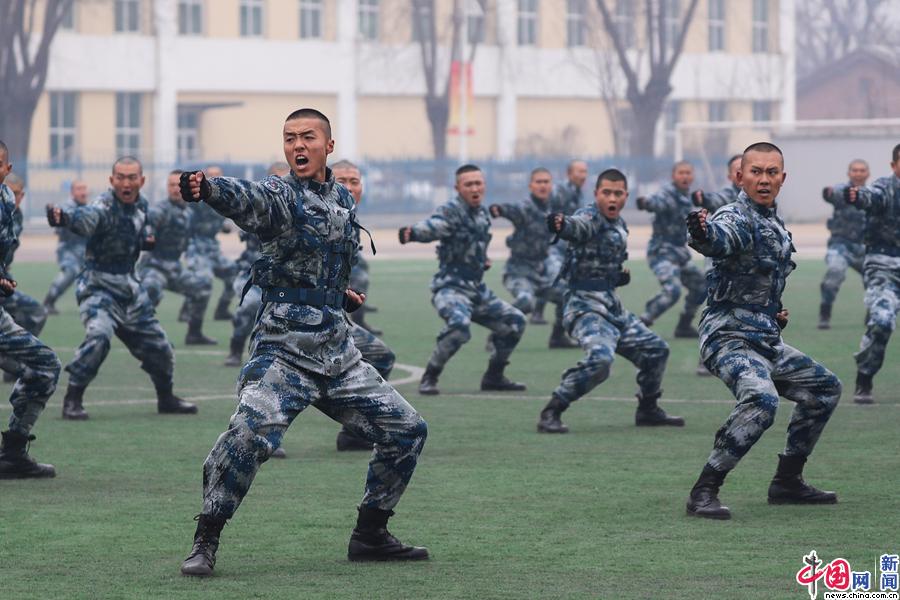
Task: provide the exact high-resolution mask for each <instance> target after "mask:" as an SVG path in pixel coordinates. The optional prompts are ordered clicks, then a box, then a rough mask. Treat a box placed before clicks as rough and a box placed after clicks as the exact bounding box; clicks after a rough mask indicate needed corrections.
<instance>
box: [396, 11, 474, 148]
mask: <svg viewBox="0 0 900 600" xmlns="http://www.w3.org/2000/svg"><path fill="white" fill-rule="evenodd" d="M411 2H412V16H413V31H414V32H415V37H416V43H418V45H419V54H420V56H421V59H422V74H423V75H424V77H425V113H426V115H427V116H428V123H429V124H430V126H431V144H432V148H433V150H434V157H435V158H436V159H443V158H445V157H446V156H447V124H448V123H449V120H450V96H449V92H450V66H449V64H445V63H446V61H444V62H443V63H442V61H441V56H440V48H441V41H442V39H446V38H449V39H450V61H451V62H452V61H454V60H461V59H462V53H463V48H464V47H465V44H464V43H463V42H464V40H463V39H462V31H463V30H464V22H465V19H467V18H468V15H467V13H466V10H465V3H466V0H454V1H453V12H452V14H451V18H450V23H449V24H448V25H449V27H448V32H447V34H449V35H446V34H445V36H446V37H442V36H441V35H439V34H440V33H443V32H439V31H438V26H437V18H436V15H437V12H436V10H437V6H436V5H437V2H436V0H411ZM477 2H478V4H479V6H480V7H481V10H482V13H483V14H486V13H487V11H486V7H487V0H477ZM469 41H472V40H471V39H470V40H469ZM474 41H475V43H470V44H468V45H469V47H470V48H469V53H468V56H467V57H466V61H467V62H469V63H471V62H472V61H474V60H475V50H476V49H477V47H478V44H477V37H476V38H475V40H474Z"/></svg>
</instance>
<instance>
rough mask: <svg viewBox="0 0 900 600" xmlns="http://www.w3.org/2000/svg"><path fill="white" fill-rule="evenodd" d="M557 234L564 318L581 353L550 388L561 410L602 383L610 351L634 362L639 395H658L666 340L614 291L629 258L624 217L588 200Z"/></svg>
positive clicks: (665, 353) (609, 359)
mask: <svg viewBox="0 0 900 600" xmlns="http://www.w3.org/2000/svg"><path fill="white" fill-rule="evenodd" d="M560 237H561V238H563V239H565V240H567V241H568V242H569V251H568V254H567V263H566V266H565V273H566V276H567V279H568V293H567V294H566V304H565V317H564V321H563V322H564V324H565V327H566V329H567V330H568V331H569V334H570V335H571V336H572V337H574V338H575V339H576V340H578V343H579V344H580V345H581V347H582V348H583V349H584V351H585V353H586V354H585V357H584V359H582V360H581V361H580V362H579V363H578V365H577V366H575V367H572V368H570V369H567V370H566V371H565V372H564V373H563V376H562V381H561V382H560V384H559V387H557V388H556V390H555V391H554V392H553V395H554V396H556V397H557V398H559V399H560V400H561V401H562V402H561V406H560V407H559V408H560V409H562V410H565V408H567V407H568V406H569V404H570V403H572V402H574V401H575V400H577V399H579V398H581V397H582V396H584V395H585V394H587V393H588V392H590V391H591V390H592V389H594V388H595V387H596V386H598V385H600V384H601V383H603V382H604V381H605V380H606V378H607V377H609V373H610V367H611V366H612V362H613V358H614V357H613V354H614V353H617V354H620V355H622V356H624V357H625V358H626V359H627V360H629V361H630V362H631V363H632V364H634V365H635V366H636V367H637V368H638V373H637V383H638V387H639V388H640V396H641V397H645V398H649V397H652V396H656V397H658V395H659V393H660V383H661V382H662V376H663V373H664V372H665V370H666V362H667V361H668V358H669V346H668V345H667V344H666V342H665V341H663V339H662V338H660V337H659V336H658V335H656V334H655V333H653V332H652V331H650V329H649V328H648V327H647V326H646V325H644V324H643V323H641V321H640V319H638V318H637V317H636V316H635V315H633V314H632V313H631V312H629V311H628V310H626V309H625V308H624V307H623V306H622V302H621V301H620V300H619V297H618V296H617V295H616V292H615V289H616V287H617V286H618V285H620V277H621V275H622V264H623V263H624V262H625V260H627V258H628V251H627V240H628V228H627V227H626V226H625V221H623V220H622V218H621V217H619V218H616V219H615V220H614V221H610V220H608V219H607V218H606V217H605V216H603V215H602V214H601V213H600V211H599V210H598V209H597V207H596V206H593V205H592V206H589V207H586V208H582V209H580V210H578V212H576V213H575V215H574V216H572V217H566V218H565V221H564V225H563V229H562V231H561V232H560Z"/></svg>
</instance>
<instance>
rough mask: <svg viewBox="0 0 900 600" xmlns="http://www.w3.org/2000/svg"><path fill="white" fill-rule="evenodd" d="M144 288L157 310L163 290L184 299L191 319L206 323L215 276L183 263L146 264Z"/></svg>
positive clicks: (142, 276) (148, 262)
mask: <svg viewBox="0 0 900 600" xmlns="http://www.w3.org/2000/svg"><path fill="white" fill-rule="evenodd" d="M139 271H140V279H141V287H142V288H144V289H145V290H146V291H147V296H149V297H150V302H151V303H152V304H153V307H154V308H156V307H157V306H159V303H160V302H161V301H162V298H163V290H169V291H172V292H175V293H176V294H181V295H182V296H184V304H185V312H186V313H187V316H188V319H189V320H192V321H193V320H200V321H202V320H203V315H204V314H206V307H207V305H208V304H209V298H210V296H212V277H210V276H209V274H208V273H205V272H203V271H192V270H190V269H186V268H185V267H184V266H183V265H182V264H181V263H180V262H179V261H175V260H173V261H165V262H163V261H155V260H154V261H146V262H145V263H143V264H142V265H140V269H139Z"/></svg>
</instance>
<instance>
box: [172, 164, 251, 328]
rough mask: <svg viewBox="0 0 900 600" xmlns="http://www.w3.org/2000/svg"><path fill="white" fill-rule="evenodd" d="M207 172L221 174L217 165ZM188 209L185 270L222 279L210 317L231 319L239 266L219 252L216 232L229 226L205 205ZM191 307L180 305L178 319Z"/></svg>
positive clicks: (185, 319) (184, 315)
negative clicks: (230, 307)
mask: <svg viewBox="0 0 900 600" xmlns="http://www.w3.org/2000/svg"><path fill="white" fill-rule="evenodd" d="M207 172H208V173H209V176H210V177H219V176H221V175H222V169H220V168H219V167H209V168H207ZM190 210H191V239H190V242H188V248H187V255H186V256H187V264H188V269H189V270H190V271H192V272H194V274H196V275H197V276H201V277H204V278H209V279H212V277H213V276H215V277H218V278H219V279H221V280H222V286H223V287H222V295H221V296H220V297H219V302H218V303H217V304H216V311H215V312H214V313H213V319H215V320H216V321H230V320H232V318H233V317H234V315H232V314H231V312H230V311H229V309H228V306H229V304H231V299H232V298H234V295H235V292H234V278H235V277H236V276H237V274H238V266H237V264H235V262H234V261H233V260H231V259H229V258H226V257H225V255H224V254H222V247H221V246H220V245H219V240H218V239H216V235H218V234H219V232H228V231H229V228H228V226H227V225H226V223H225V219H224V218H223V217H222V216H221V215H219V214H217V213H216V211H214V210H212V209H211V208H209V207H208V206H206V205H205V204H202V203H201V204H192V205H191V206H190ZM189 309H190V306H189V304H188V299H187V298H185V302H184V304H183V305H182V307H181V311H180V315H179V319H181V320H184V321H189V315H188V312H189Z"/></svg>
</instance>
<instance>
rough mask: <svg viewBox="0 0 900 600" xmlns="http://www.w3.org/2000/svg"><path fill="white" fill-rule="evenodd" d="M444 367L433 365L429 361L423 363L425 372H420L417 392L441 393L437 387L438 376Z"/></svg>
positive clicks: (431, 394) (426, 393)
mask: <svg viewBox="0 0 900 600" xmlns="http://www.w3.org/2000/svg"><path fill="white" fill-rule="evenodd" d="M443 370H444V367H435V366H433V365H432V364H431V363H430V362H429V363H428V364H427V365H425V372H424V373H422V380H421V381H419V393H420V394H422V395H423V396H437V395H438V394H440V393H441V391H440V390H439V389H438V386H437V382H438V377H440V376H441V371H443Z"/></svg>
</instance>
